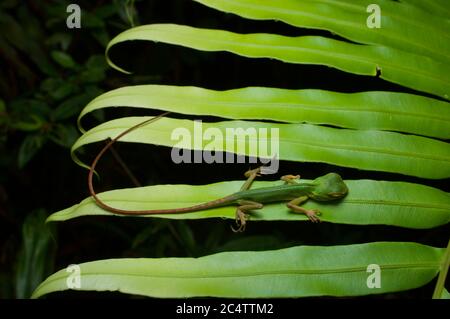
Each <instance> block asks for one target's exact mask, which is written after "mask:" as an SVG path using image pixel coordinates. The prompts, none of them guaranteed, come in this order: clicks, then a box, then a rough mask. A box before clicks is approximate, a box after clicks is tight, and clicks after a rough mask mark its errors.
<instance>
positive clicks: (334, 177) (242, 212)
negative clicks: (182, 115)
mask: <svg viewBox="0 0 450 319" xmlns="http://www.w3.org/2000/svg"><path fill="white" fill-rule="evenodd" d="M166 114H168V112H166V113H164V114H162V115H160V116H158V117H155V118H152V119H150V120H146V121H144V122H142V123H139V124H138V125H135V126H133V127H131V128H129V129H127V130H126V131H124V132H122V133H121V134H119V135H118V136H117V137H115V138H114V139H112V140H111V141H110V142H109V143H108V144H106V145H105V147H104V148H103V149H102V150H101V151H100V152H99V154H98V155H97V157H96V158H95V159H94V161H93V163H92V165H91V167H90V170H89V177H88V186H89V191H90V194H91V196H92V197H93V199H94V200H95V202H96V204H97V205H98V206H99V207H101V208H103V209H105V210H108V211H110V212H112V213H115V214H121V215H150V214H152V215H153V214H182V213H190V212H196V211H200V210H206V209H210V208H215V207H223V206H230V205H235V206H237V209H236V223H237V225H238V228H237V229H233V230H234V231H243V230H244V229H245V226H246V220H247V218H248V212H250V211H252V210H256V209H261V208H263V204H265V203H272V202H281V201H289V202H288V203H287V207H288V208H289V209H291V210H292V211H294V212H296V213H302V214H305V215H306V216H307V217H308V218H309V219H310V220H311V221H312V222H319V221H320V219H319V217H318V215H320V212H319V211H318V210H315V209H305V208H303V207H300V206H299V205H300V204H301V203H303V202H305V201H307V200H308V199H309V198H310V199H313V200H315V201H320V202H324V201H333V200H337V199H340V198H343V197H344V196H345V195H346V194H347V192H348V189H347V186H346V185H345V183H344V181H343V180H342V178H341V176H339V175H338V174H336V173H329V174H326V175H324V176H321V177H318V178H316V179H315V180H313V181H311V182H298V179H299V178H300V176H299V175H296V176H294V175H285V176H283V177H281V179H282V180H283V181H285V184H284V185H279V186H271V187H263V188H256V189H250V187H251V185H252V183H253V181H254V179H255V178H256V177H257V176H260V174H264V169H263V168H262V167H259V168H256V169H253V170H249V171H248V172H246V173H245V177H247V180H246V182H245V183H244V184H243V185H242V187H241V189H240V190H239V191H238V192H236V193H234V194H231V195H228V196H225V197H223V198H219V199H216V200H213V201H210V202H206V203H203V204H199V205H195V206H190V207H182V208H173V209H152V210H124V209H118V208H114V207H111V206H109V205H107V204H105V203H104V202H103V201H102V200H100V198H98V196H97V195H96V193H95V191H94V188H93V183H92V178H93V173H94V171H95V167H96V165H97V162H98V161H99V159H100V157H101V156H102V155H103V154H104V153H105V152H106V151H107V150H108V149H109V148H110V147H111V145H112V144H113V143H114V142H116V141H117V140H118V139H119V138H120V137H122V136H124V135H126V134H127V133H129V132H131V131H132V130H134V129H136V128H138V127H141V126H143V125H144V124H147V123H149V122H151V121H154V120H156V119H158V118H160V117H162V116H164V115H166Z"/></svg>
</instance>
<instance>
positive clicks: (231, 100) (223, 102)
mask: <svg viewBox="0 0 450 319" xmlns="http://www.w3.org/2000/svg"><path fill="white" fill-rule="evenodd" d="M187 101H189V102H187ZM116 106H128V107H137V108H150V109H155V108H157V109H161V110H165V111H171V112H176V113H181V114H195V115H212V116H219V117H223V118H228V119H244V120H248V119H251V120H273V121H280V122H287V123H303V122H306V123H311V124H329V125H334V126H340V127H344V128H354V129H365V130H388V131H399V132H405V133H413V134H418V135H425V136H431V137H437V138H442V139H449V138H450V105H449V103H447V102H443V101H438V100H435V99H431V98H426V97H422V96H419V95H412V94H404V93H392V92H364V93H353V94H350V93H337V92H330V91H322V90H287V89H277V88H264V87H247V88H241V89H234V90H227V91H214V90H208V89H203V88H199V87H181V86H169V85H138V86H128V87H122V88H119V89H115V90H112V91H109V92H106V93H104V94H102V95H100V96H98V97H97V98H95V99H94V100H92V101H91V102H90V103H89V104H88V105H87V106H86V107H85V108H84V109H83V110H82V112H81V114H80V116H79V122H80V121H81V119H82V118H83V117H84V116H85V115H86V114H88V113H90V112H93V111H95V110H99V109H102V108H108V107H116ZM361 118H364V121H361Z"/></svg>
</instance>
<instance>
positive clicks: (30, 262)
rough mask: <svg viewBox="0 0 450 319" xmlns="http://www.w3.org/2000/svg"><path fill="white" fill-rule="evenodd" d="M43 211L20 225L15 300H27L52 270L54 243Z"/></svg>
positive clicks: (35, 213) (34, 214) (36, 212)
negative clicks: (20, 243) (20, 237)
mask: <svg viewBox="0 0 450 319" xmlns="http://www.w3.org/2000/svg"><path fill="white" fill-rule="evenodd" d="M45 218H46V214H45V212H44V211H43V210H38V211H35V212H33V213H31V214H29V215H28V216H27V218H26V219H25V221H24V223H23V225H22V247H21V249H20V252H19V254H18V256H17V261H18V264H17V271H16V298H20V299H22V298H29V297H30V296H31V293H32V292H33V290H34V289H36V287H37V286H38V285H39V283H41V282H42V280H44V278H45V276H48V275H49V273H50V272H51V271H52V270H53V257H54V248H55V247H54V242H53V237H52V234H51V232H50V229H49V227H48V225H46V224H45Z"/></svg>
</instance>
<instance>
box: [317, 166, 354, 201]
mask: <svg viewBox="0 0 450 319" xmlns="http://www.w3.org/2000/svg"><path fill="white" fill-rule="evenodd" d="M313 183H314V184H316V187H314V190H313V191H312V192H311V194H310V195H309V196H310V197H311V198H312V199H314V200H317V201H330V200H336V199H338V198H342V197H344V196H345V195H347V193H348V188H347V185H345V183H344V181H343V180H342V177H341V176H340V175H339V174H336V173H329V174H326V175H324V176H321V177H318V178H316V179H315V180H314V182H313Z"/></svg>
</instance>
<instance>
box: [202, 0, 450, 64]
mask: <svg viewBox="0 0 450 319" xmlns="http://www.w3.org/2000/svg"><path fill="white" fill-rule="evenodd" d="M195 1H196V2H199V3H202V4H204V5H207V6H209V7H211V8H214V9H218V10H221V11H225V12H229V13H234V14H237V15H239V16H242V17H245V18H249V19H258V20H276V21H283V22H285V23H288V24H290V25H293V26H296V27H301V28H303V27H306V28H314V29H321V30H328V31H331V32H333V33H336V34H338V35H340V36H342V37H345V38H347V39H349V40H352V41H354V42H360V43H365V44H376V45H382V46H388V47H392V48H396V49H399V50H403V51H408V52H415V53H417V54H421V55H424V56H429V57H432V58H433V59H436V60H438V61H442V62H444V63H449V62H450V45H448V43H450V34H449V33H448V32H447V31H446V30H448V27H449V24H448V21H445V20H444V19H441V18H440V16H439V15H438V17H436V15H432V14H429V13H428V12H427V11H424V10H421V9H417V8H416V7H411V6H408V5H405V4H403V3H399V2H395V1H391V0H387V1H386V0H380V1H377V2H376V4H377V5H378V7H379V8H380V15H381V22H380V23H381V25H380V28H369V27H368V26H367V19H368V17H369V16H370V15H371V14H372V13H373V11H370V12H367V9H368V8H369V6H370V5H371V4H373V3H374V2H373V1H372V0H352V1H346V0H316V1H298V0H284V1H278V0H265V1H259V0H195ZM444 1H445V0H444ZM422 2H423V1H422ZM428 2H430V1H428ZM428 2H427V4H426V5H425V6H429V3H428ZM447 7H448V5H447ZM443 41H444V42H446V43H443Z"/></svg>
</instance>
